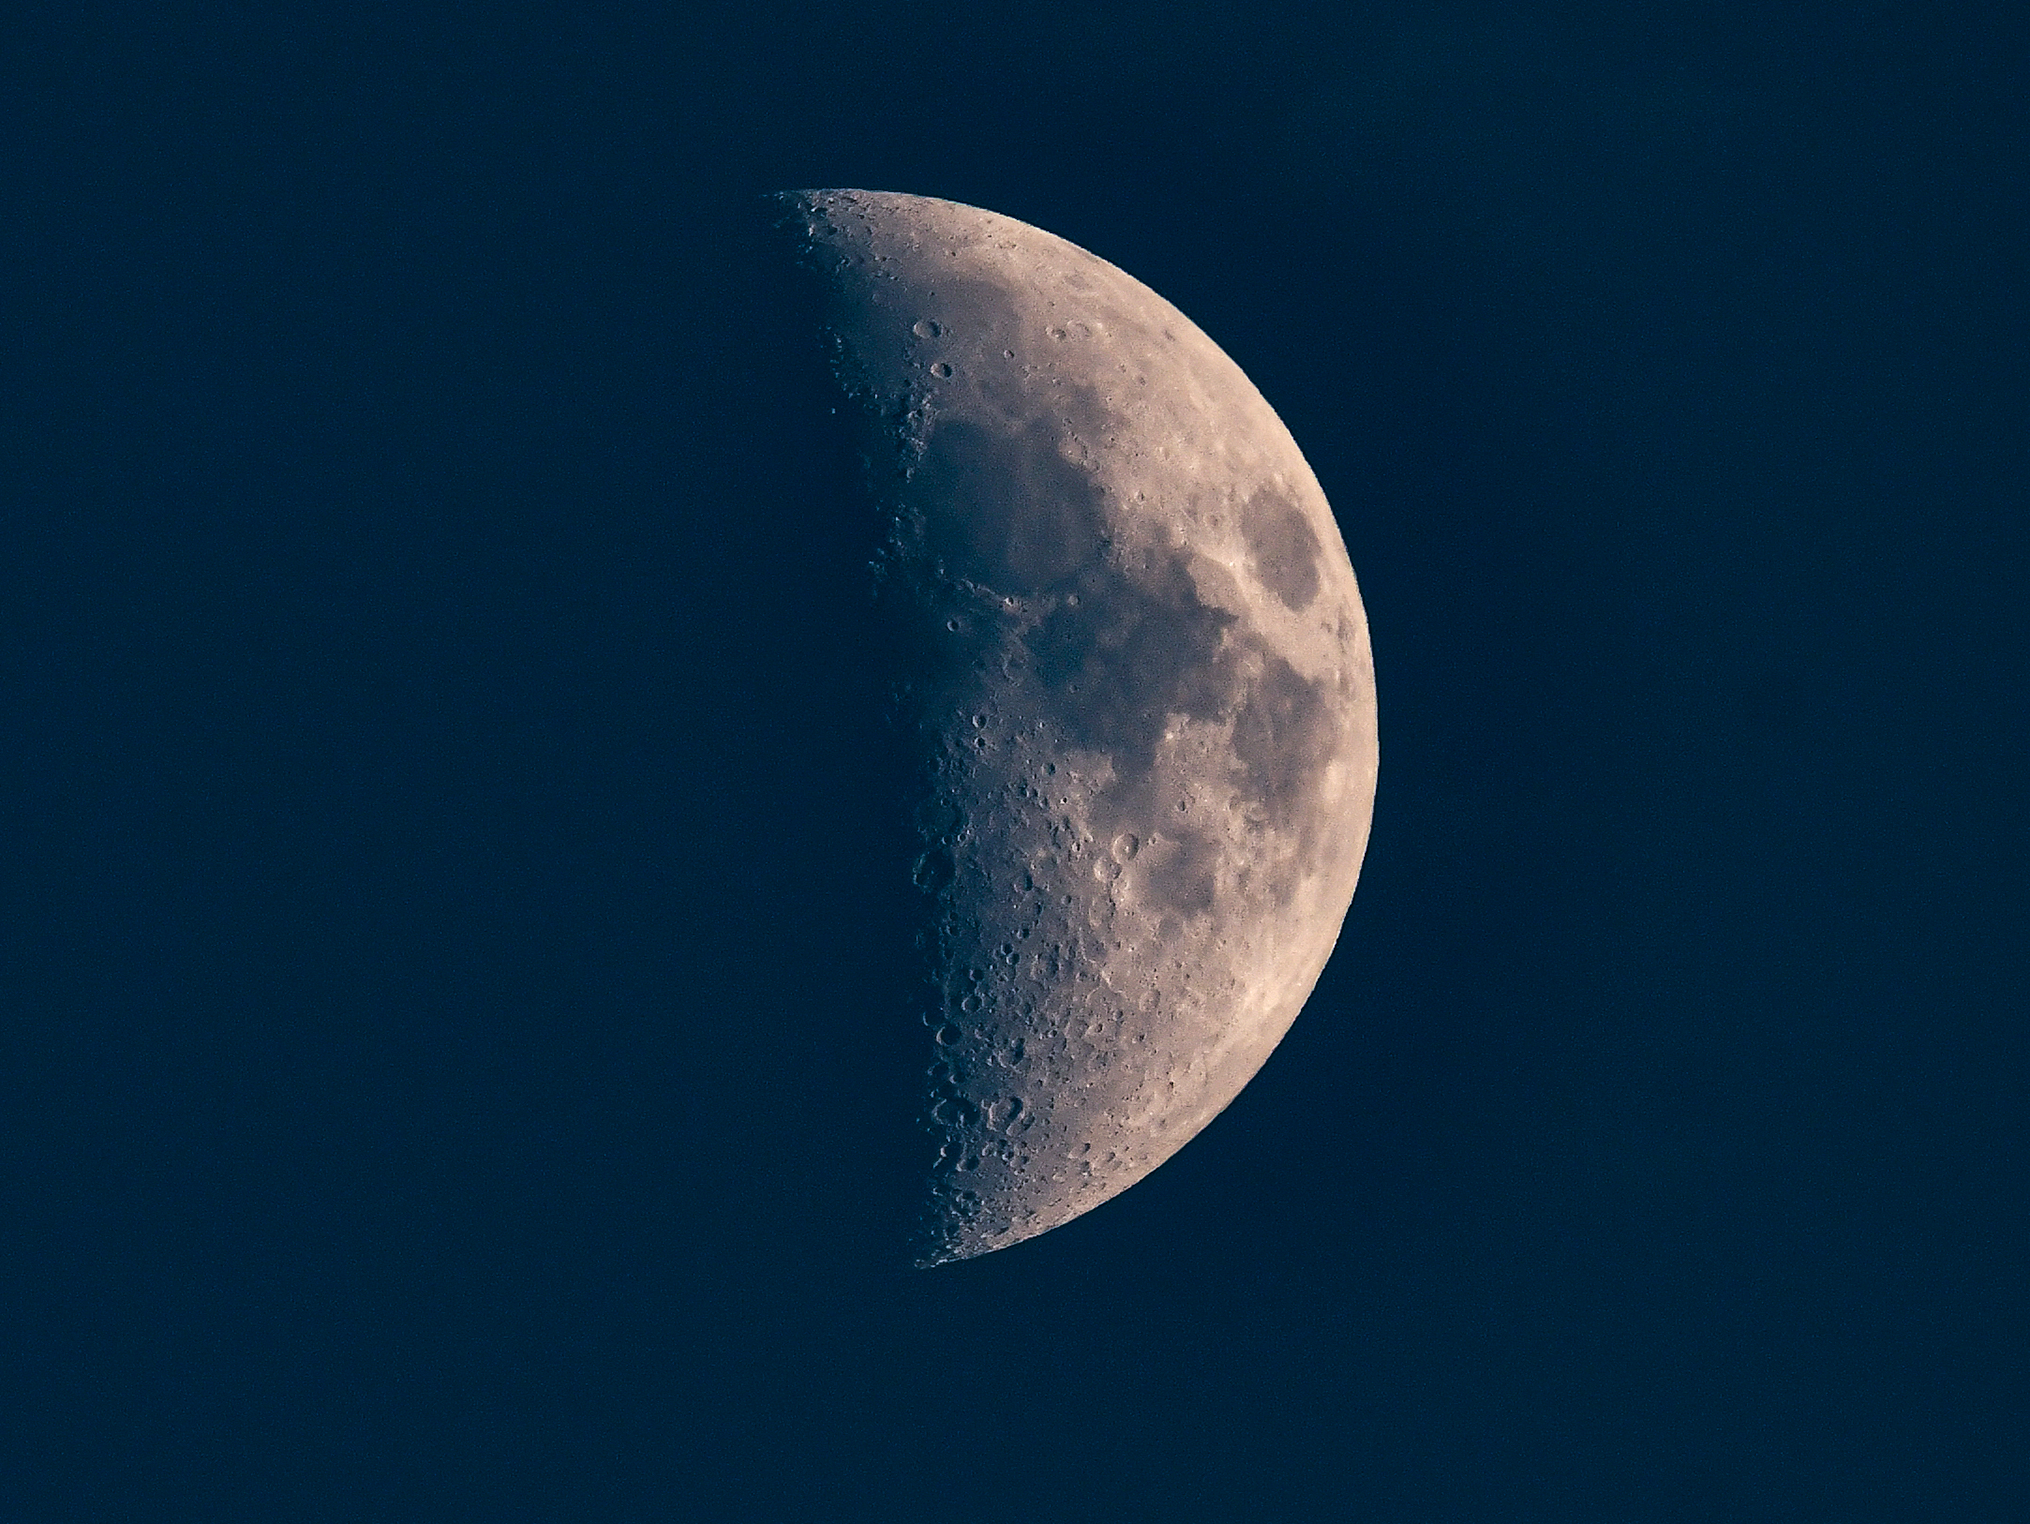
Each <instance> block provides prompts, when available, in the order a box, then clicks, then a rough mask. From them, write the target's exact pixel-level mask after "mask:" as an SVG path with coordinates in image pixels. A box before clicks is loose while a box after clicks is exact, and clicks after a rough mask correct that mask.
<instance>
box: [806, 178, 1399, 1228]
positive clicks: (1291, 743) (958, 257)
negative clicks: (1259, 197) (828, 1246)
mask: <svg viewBox="0 0 2030 1524" xmlns="http://www.w3.org/2000/svg"><path fill="white" fill-rule="evenodd" d="M783 199H784V205H785V208H786V211H787V216H786V219H785V226H786V227H787V228H788V229H789V231H790V232H791V233H792V234H793V235H794V236H795V237H796V239H797V241H798V245H799V253H800V258H801V260H802V262H803V264H804V265H805V266H806V267H807V268H809V269H811V270H813V271H815V272H816V273H817V274H818V276H819V277H820V278H821V279H822V281H823V282H824V285H825V288H826V291H827V294H828V302H829V308H828V323H827V328H828V331H827V339H828V342H829V343H830V346H831V349H832V353H833V358H834V372H835V375H836V376H837V379H838V381H839V384H840V386H841V388H842V391H843V393H844V395H845V398H846V399H847V402H848V404H849V411H850V412H851V413H852V414H853V416H854V417H855V418H856V419H858V421H859V425H860V428H861V438H862V459H863V464H864V467H865V487H866V495H867V501H868V503H869V505H870V507H871V508H872V510H873V520H872V523H871V526H870V540H872V539H875V538H877V537H878V545H877V546H875V547H874V555H873V557H872V561H873V565H874V567H875V575H876V582H877V587H878V594H879V597H880V599H881V602H882V604H883V606H884V608H885V609H886V610H887V611H888V615H889V618H890V619H891V621H892V624H893V627H894V628H895V629H896V630H897V631H898V632H899V633H900V634H901V635H902V637H903V638H902V640H901V642H900V643H899V647H898V649H899V650H900V651H902V652H904V653H905V655H904V656H903V657H902V658H901V659H900V660H899V662H898V669H897V671H896V673H895V674H894V677H895V682H896V690H895V691H896V692H897V694H898V719H899V721H900V722H901V723H903V724H904V725H906V726H907V727H909V729H910V731H911V733H912V734H913V735H915V737H916V750H917V754H918V755H919V756H920V757H921V758H922V770H921V776H920V778H919V780H918V784H919V787H918V802H917V806H916V810H915V816H914V819H915V826H916V830H917V833H918V836H919V848H920V851H919V855H918V857H917V860H916V866H915V870H914V872H915V879H916V883H917V885H918V887H919V888H920V889H921V890H922V891H923V895H924V927H925V929H924V933H923V936H922V949H921V956H922V960H923V961H922V982H921V985H920V988H921V990H922V998H921V1005H922V1010H921V1012H920V1014H921V1018H922V1020H923V1022H924V1026H925V1031H926V1041H925V1061H926V1088H925V1092H924V1113H923V1121H924V1127H925V1149H926V1158H925V1163H926V1165H927V1166H928V1176H927V1181H926V1185H925V1187H924V1192H923V1197H922V1207H923V1218H922V1224H921V1238H920V1242H919V1245H918V1253H919V1256H920V1262H922V1263H938V1262H941V1261H944V1260H949V1259H955V1258H964V1257H967V1256H969V1255H973V1254H978V1253H982V1252H986V1251H988V1250H991V1249H994V1248H999V1247H1002V1246H1004V1245H1006V1244H1009V1243H1013V1242H1016V1241H1019V1240H1021V1239H1023V1238H1028V1237H1032V1236H1034V1235H1035V1234H1037V1233H1040V1232H1044V1231H1047V1230H1048V1229H1049V1228H1051V1227H1054V1226H1057V1225H1058V1224H1060V1223H1062V1222H1064V1221H1066V1220H1068V1219H1069V1218H1070V1217H1073V1216H1076V1215H1077V1214H1078V1213H1080V1212H1082V1211H1085V1210H1087V1209H1089V1208H1090V1207H1092V1206H1094V1205H1097V1204H1098V1203H1099V1202H1100V1201H1103V1200H1105V1199H1106V1198H1107V1197H1109V1196H1111V1195H1113V1194H1116V1193H1117V1192H1118V1191H1120V1190H1122V1189H1124V1188H1125V1187H1126V1186H1127V1185H1129V1184H1132V1183H1133V1181H1134V1180H1136V1179H1139V1178H1140V1177H1141V1176H1142V1175H1143V1174H1146V1173H1147V1172H1148V1171H1149V1170H1150V1169H1153V1168H1154V1167H1155V1166H1156V1165H1157V1164H1159V1163H1161V1162H1162V1160H1163V1159H1165V1158H1167V1157H1169V1155H1170V1154H1171V1153H1172V1152H1174V1151H1175V1149H1176V1148H1177V1147H1179V1146H1181V1145H1182V1144H1183V1143H1184V1142H1185V1141H1186V1140H1188V1139H1189V1138H1190V1137H1191V1136H1192V1135H1193V1134H1194V1133H1195V1132H1196V1131H1197V1130H1198V1129H1199V1128H1200V1127H1202V1126H1203V1125H1204V1124H1205V1123H1206V1122H1207V1121H1209V1120H1210V1119H1211V1118H1212V1117H1213V1116H1214V1115H1216V1114H1217V1113H1218V1111H1219V1110H1221V1109H1222V1108H1223V1107H1224V1106H1225V1105H1226V1104H1227V1103H1228V1102H1229V1101H1230V1100H1231V1099H1232V1098H1233V1096H1234V1094H1235V1093H1237V1092H1238V1090H1239V1089H1240V1087H1241V1086H1242V1085H1244V1084H1245V1083H1246V1081H1247V1080H1248V1079H1249V1078H1250V1077H1251V1076H1252V1075H1253V1074H1254V1072H1255V1071H1256V1070H1257V1069H1258V1068H1259V1067H1260V1064H1261V1063H1262V1061H1263V1060H1264V1059H1265V1058H1266V1057H1267V1055H1268V1053H1269V1051H1270V1050H1271V1049H1272V1048H1273V1047H1274V1045H1275V1043H1276V1041H1277V1040H1279V1039H1280V1037H1281V1036H1282V1034H1283V1032H1284V1031H1285V1030H1286V1029H1287V1028H1288V1025H1289V1023H1290V1021H1291V1020H1292V1019H1294V1017H1295V1015H1296V1014H1297V1010H1298V1008H1299V1007H1300V1006H1301V1005H1302V1003H1303V1000H1304V998H1305V996H1306V995H1307V994H1308V993H1309V990H1310V988H1311V985H1312V984H1313V983H1314V982H1315V980H1316V978H1317V975H1318V973H1319V971H1320V969H1322V967H1323V965H1324V961H1325V958H1326V957H1327V956H1328V955H1329V953H1330V951H1331V948H1332V945H1333V942H1334V940H1335V939H1336V937H1337V934H1338V929H1339V924H1340V921H1341V919H1342V917H1343V916H1344V913H1345V910H1346V907H1347V902H1348V900H1349V899H1350V897H1351V895H1352V891H1353V885H1354V880H1355V877H1356V876H1357V873H1358V868H1359V862H1360V857H1361V854H1362V851H1363V850H1364V848H1365V843H1366V831H1367V821H1368V815H1369V812H1370V809H1371V803H1372V795H1373V784H1374V771H1375V747H1374V719H1373V716H1374V700H1373V679H1372V667H1371V662H1370V659H1369V656H1368V650H1367V636H1366V622H1365V618H1364V616H1363V614H1362V611H1361V607H1360V601H1359V594H1358V591H1357V589H1356V587H1355V584H1354V580H1353V572H1352V568H1351V566H1350V564H1349V563H1348V561H1347V558H1346V553H1345V549H1344V546H1343V544H1342V543H1341V542H1340V539H1339V535H1338V531H1337V528H1336V526H1335V525H1334V523H1333V520H1332V518H1331V515H1330V512H1329V510H1328V509H1327V508H1326V505H1325V501H1324V497H1323V494H1322V493H1321V492H1320V491H1319V490H1318V487H1317V484H1316V481H1315V479H1314V478H1313V477H1312V476H1311V474H1310V472H1309V470H1308V468H1307V467H1306V466H1305V465H1304V462H1303V460H1302V457H1301V455H1300V454H1299V453H1298V451H1297V449H1296V446H1295V444H1294V442H1292V441H1291V440H1290V438H1289V435H1288V433H1287V431H1286V430H1284V429H1283V427H1282V425H1281V423H1280V421H1278V420H1277V419H1276V418H1275V415H1274V414H1273V412H1271V411H1270V410H1269V408H1268V406H1267V404H1266V403H1264V402H1263V401H1262V400H1261V398H1260V396H1259V394H1258V393H1257V392H1256V391H1255V390H1254V388H1253V387H1252V386H1251V385H1250V384H1249V383H1248V382H1247V380H1246V378H1245V377H1244V376H1242V375H1241V373H1240V371H1239V370H1238V368H1237V367H1235V366H1234V365H1233V363H1232V361H1231V360H1229V359H1227V358H1226V356H1225V355H1223V354H1222V353H1220V351H1219V350H1218V349H1217V348H1216V346H1214V345H1213V344H1212V342H1211V341H1210V340H1209V339H1207V338H1205V336H1204V335H1203V334H1202V333H1200V332H1199V331H1198V330H1197V329H1196V328H1194V327H1192V326H1191V325H1190V324H1189V323H1188V322H1187V321H1186V320H1185V319H1184V318H1183V316H1182V315H1181V314H1179V313H1177V312H1176V310H1175V309H1174V308H1172V307H1170V306H1169V305H1168V304H1167V303H1165V302H1163V301H1162V300H1161V298H1159V297H1157V296H1156V295H1155V294H1154V293H1153V292H1150V291H1148V289H1147V288H1146V287H1143V286H1141V285H1140V284H1139V283H1137V282H1135V281H1133V280H1132V279H1131V278H1130V277H1128V276H1126V275H1125V274H1123V273H1122V272H1120V271H1118V270H1116V269H1114V268H1113V267H1112V266H1110V265H1107V264H1105V263H1104V262H1103V261H1101V260H1099V259H1097V258H1095V257H1094V256H1092V255H1090V254H1087V253H1085V252H1084V251H1082V250H1079V249H1077V248H1075V247H1074V246H1072V245H1070V244H1067V243H1065V242H1063V241H1062V240H1060V239H1057V238H1054V237H1052V236H1051V235H1049V234H1046V233H1042V232H1040V231H1039V230H1037V229H1034V228H1030V227H1026V226H1025V225H1023V224H1021V223H1017V222H1014V221H1012V220H1011V219H1007V218H1003V217H998V216H996V215H994V214H992V213H987V212H982V211H979V210H977V209H974V208H968V207H961V206H957V205H955V204H953V203H949V202H941V201H933V200H930V199H928V198H920V197H910V196H899V195H883V194H873V193H866V192H810V193H800V194H797V195H793V196H788V197H785V198H783Z"/></svg>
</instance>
